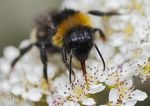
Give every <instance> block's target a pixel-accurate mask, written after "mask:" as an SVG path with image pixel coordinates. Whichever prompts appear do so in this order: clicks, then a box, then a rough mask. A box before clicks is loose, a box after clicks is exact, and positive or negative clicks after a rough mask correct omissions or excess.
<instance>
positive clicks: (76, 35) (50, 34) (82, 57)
mask: <svg viewBox="0 0 150 106" xmlns="http://www.w3.org/2000/svg"><path fill="white" fill-rule="evenodd" d="M89 14H90V15H96V16H111V15H119V13H117V12H108V13H104V12H101V11H89V12H87V13H83V12H80V11H76V10H73V9H64V10H62V11H55V12H48V13H44V14H43V15H42V16H40V18H37V19H36V20H35V23H36V31H37V32H36V35H35V36H36V42H35V43H32V44H31V45H29V46H28V47H26V48H23V49H20V55H19V56H18V57H17V58H15V59H14V61H13V62H12V64H11V66H12V67H14V66H15V64H16V63H17V62H18V60H19V59H20V58H21V57H22V56H23V55H24V54H25V53H27V52H28V51H29V50H30V49H31V48H32V47H33V46H37V47H38V48H39V51H40V58H41V62H42V63H43V75H44V78H45V80H46V81H47V83H48V76H47V62H48V59H47V53H48V52H50V53H59V54H60V55H61V56H62V61H63V63H64V65H65V67H66V68H67V69H68V70H69V79H70V83H71V74H73V75H75V72H74V71H73V69H72V57H73V56H74V57H75V58H76V59H77V60H78V61H80V63H81V68H82V71H83V75H84V76H85V80H86V67H85V61H86V60H87V58H88V56H89V52H90V51H91V49H92V47H95V49H96V50H97V52H98V54H99V56H100V58H101V59H102V63H103V70H105V61H104V59H103V57H102V55H101V53H100V51H99V49H98V47H97V46H96V44H95V43H94V34H95V32H97V31H98V32H99V35H100V37H101V38H102V39H103V40H104V39H105V35H104V33H103V31H102V30H101V29H98V28H93V27H92V23H91V19H90V17H89ZM47 51H48V52H47ZM68 57H69V59H68Z"/></svg>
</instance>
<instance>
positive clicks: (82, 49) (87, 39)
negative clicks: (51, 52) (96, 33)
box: [64, 26, 93, 61]
mask: <svg viewBox="0 0 150 106" xmlns="http://www.w3.org/2000/svg"><path fill="white" fill-rule="evenodd" d="M64 44H65V45H64V46H65V47H66V49H67V50H68V52H70V53H72V54H73V56H75V57H76V58H77V59H78V60H79V61H85V60H86V59H87V58H88V55H89V52H90V50H91V48H92V47H93V38H92V32H91V28H89V27H85V26H77V27H74V28H72V29H71V30H70V31H69V32H68V35H67V36H66V38H65V40H64Z"/></svg>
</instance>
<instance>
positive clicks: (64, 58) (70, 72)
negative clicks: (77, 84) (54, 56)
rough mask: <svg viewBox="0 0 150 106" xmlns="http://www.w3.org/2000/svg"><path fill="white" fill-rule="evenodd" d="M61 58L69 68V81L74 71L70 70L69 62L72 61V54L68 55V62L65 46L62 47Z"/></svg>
mask: <svg viewBox="0 0 150 106" xmlns="http://www.w3.org/2000/svg"><path fill="white" fill-rule="evenodd" d="M61 55H62V60H63V62H64V64H65V66H66V68H67V69H68V70H69V81H70V83H71V81H72V80H71V74H73V75H74V76H75V73H74V71H73V70H72V67H71V63H72V54H71V55H70V62H69V63H70V64H69V63H68V62H67V55H66V50H65V48H62V54H61Z"/></svg>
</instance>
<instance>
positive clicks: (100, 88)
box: [88, 84, 105, 94]
mask: <svg viewBox="0 0 150 106" xmlns="http://www.w3.org/2000/svg"><path fill="white" fill-rule="evenodd" d="M104 89H105V86H104V85H103V84H98V85H92V86H91V87H90V89H89V91H88V93H91V94H95V93H98V92H101V91H103V90H104Z"/></svg>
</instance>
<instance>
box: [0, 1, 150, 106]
mask: <svg viewBox="0 0 150 106" xmlns="http://www.w3.org/2000/svg"><path fill="white" fill-rule="evenodd" d="M62 1H63V0H0V56H2V50H3V49H4V47H6V46H8V45H14V46H16V47H17V46H18V45H19V43H20V42H21V41H22V40H23V39H27V38H29V36H30V32H31V29H32V27H33V25H34V21H33V20H34V18H35V16H37V15H38V14H40V13H41V12H43V11H45V10H47V9H56V8H59V7H60V6H61V2H62ZM136 82H137V83H136V84H137V86H139V85H141V84H138V82H140V81H138V80H136ZM144 85H145V86H141V87H140V89H142V90H143V91H147V93H148V95H150V92H149V91H150V82H146V83H145V84H144ZM102 97H103V96H102ZM101 100H103V99H101ZM143 103H144V104H143ZM36 105H37V106H39V105H40V106H41V105H42V106H43V105H44V104H43V103H42V104H39V103H37V104H36ZM136 106H150V98H148V99H147V100H146V101H144V102H140V103H139V104H138V105H136Z"/></svg>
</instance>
